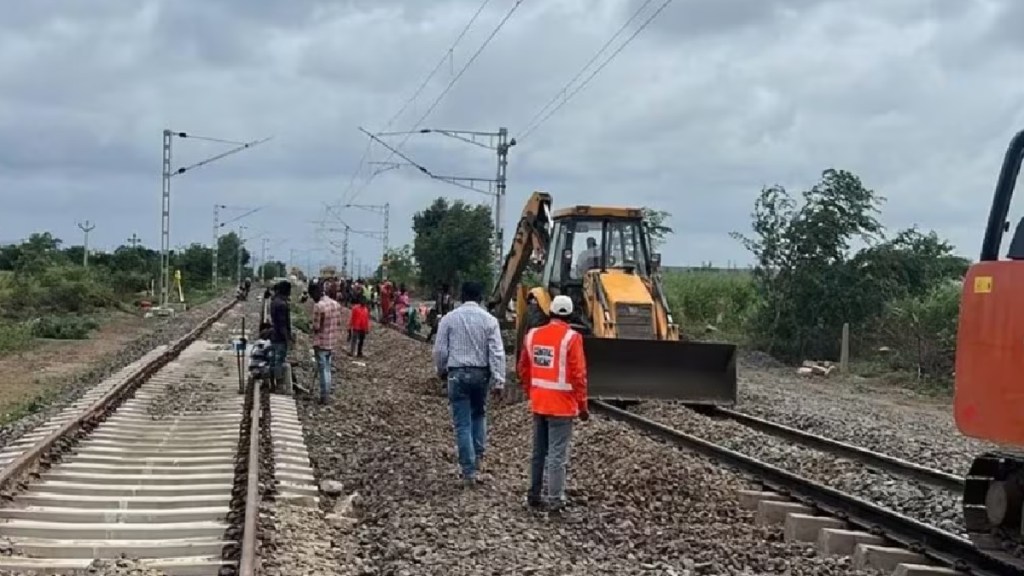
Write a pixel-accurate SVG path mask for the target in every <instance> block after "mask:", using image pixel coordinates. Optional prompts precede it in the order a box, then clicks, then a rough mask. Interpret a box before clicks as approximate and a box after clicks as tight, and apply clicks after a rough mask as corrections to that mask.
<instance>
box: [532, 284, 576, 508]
mask: <svg viewBox="0 0 1024 576" xmlns="http://www.w3.org/2000/svg"><path fill="white" fill-rule="evenodd" d="M571 315H572V300H571V299H570V298H569V297H568V296H565V295H559V296H555V297H554V299H552V300H551V322H549V323H548V324H546V325H545V326H542V327H540V328H534V329H533V330H530V331H529V332H527V333H526V337H525V338H524V340H523V347H522V352H521V353H520V355H519V361H518V364H517V366H516V372H517V373H518V374H519V381H520V383H521V384H522V386H523V390H524V391H525V392H526V395H527V396H528V397H529V399H530V410H531V411H532V412H533V457H532V459H531V461H530V492H529V494H528V495H527V503H528V504H529V505H530V506H531V507H535V508H539V507H542V506H547V507H548V508H549V509H551V510H552V511H558V510H561V509H562V508H563V507H565V503H566V502H565V469H566V465H567V464H568V460H569V444H570V440H571V439H572V427H573V419H575V418H576V417H577V416H578V417H579V419H580V420H582V421H584V422H586V421H587V420H588V419H590V413H589V412H588V411H587V362H586V358H585V357H584V355H583V337H582V336H580V334H579V333H578V332H576V331H575V330H573V329H572V328H570V327H569V324H568V323H567V320H568V319H569V317H570V316H571ZM545 477H547V481H548V490H547V494H546V495H545V494H543V493H542V488H543V486H544V478H545Z"/></svg>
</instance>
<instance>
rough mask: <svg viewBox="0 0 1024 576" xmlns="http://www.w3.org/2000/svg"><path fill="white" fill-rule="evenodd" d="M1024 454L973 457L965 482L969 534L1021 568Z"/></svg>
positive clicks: (988, 550)
mask: <svg viewBox="0 0 1024 576" xmlns="http://www.w3.org/2000/svg"><path fill="white" fill-rule="evenodd" d="M1022 510H1024V455H1020V454H1013V453H1009V452H988V453H985V454H982V455H980V456H978V457H976V458H975V459H974V462H973V463H971V468H970V471H969V472H968V474H967V477H966V478H965V482H964V494H963V511H964V524H965V528H966V529H967V533H968V536H969V537H970V539H971V541H972V542H973V543H974V545H975V546H976V547H978V549H980V550H984V551H985V552H986V553H988V554H989V555H991V556H993V557H997V558H1000V559H1002V560H1004V561H1006V562H1008V563H1011V564H1013V565H1015V566H1019V567H1021V568H1024V528H1022V523H1021V521H1022Z"/></svg>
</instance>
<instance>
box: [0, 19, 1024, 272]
mask: <svg viewBox="0 0 1024 576" xmlns="http://www.w3.org/2000/svg"><path fill="white" fill-rule="evenodd" d="M663 1H664V0H654V1H653V2H649V3H648V5H647V6H646V8H645V9H644V11H643V12H641V14H640V15H639V16H638V17H637V18H636V20H634V21H633V23H632V24H631V25H630V27H629V28H628V29H627V30H626V32H624V33H623V34H621V35H620V36H619V38H618V40H617V42H616V44H613V47H612V49H611V50H613V49H614V47H615V46H617V45H618V43H621V42H622V41H624V40H625V39H626V38H627V37H628V36H629V35H630V34H632V33H633V31H634V30H636V29H637V27H638V26H639V25H640V24H641V23H642V22H643V21H644V20H646V19H647V17H648V16H649V15H650V14H652V13H653V12H654V11H655V10H656V9H657V8H658V7H659V6H660V5H661V4H662V2H663ZM481 2H482V0H347V1H345V0H334V1H328V0H323V1H316V0H288V1H285V0H277V1H272V0H166V1H157V0H90V1H89V2H74V1H71V0H66V1H52V0H32V1H31V2H13V1H12V2H6V3H5V6H4V10H3V12H2V14H0V198H2V199H3V203H2V204H0V241H9V240H14V239H17V238H20V237H24V236H27V235H28V234H29V233H31V232H33V231H39V230H51V231H53V232H55V233H56V234H57V235H58V236H60V237H62V238H64V239H66V240H68V241H71V242H74V243H79V242H80V239H81V232H79V231H78V229H77V228H76V226H75V224H76V222H77V221H80V220H86V219H88V220H90V221H92V222H94V223H95V224H96V229H95V230H94V232H93V233H92V239H93V240H92V243H93V244H94V245H98V246H101V247H113V246H116V245H117V244H120V243H122V242H123V241H124V239H126V238H128V237H129V236H131V235H132V234H133V233H134V234H138V236H139V237H141V238H142V239H143V240H144V241H145V242H146V243H147V244H149V245H155V246H158V245H159V226H160V151H161V142H160V134H161V130H163V129H164V128H170V129H173V130H176V131H185V132H188V133H192V134H196V135H203V136H210V137H215V138H222V139H228V140H240V141H245V140H252V139H257V138H261V137H264V136H270V135H273V136H274V139H273V140H271V141H270V142H268V143H266V144H263V145H261V146H259V147H256V148H254V149H251V150H246V151H244V152H242V153H239V154H237V155H233V156H229V157H226V158H224V159H222V160H219V161H217V162H215V163H211V164H209V165H207V166H204V167H202V168H198V169H196V170H195V171H194V172H190V173H187V174H185V175H183V176H180V177H176V178H174V179H173V181H172V182H173V186H172V190H173V193H172V216H171V221H172V228H171V244H172V246H173V245H180V244H187V243H190V242H204V243H208V242H209V241H210V238H211V235H212V230H211V227H212V205H213V204H214V203H222V204H225V205H229V206H235V207H256V206H262V207H263V209H262V210H261V211H260V212H257V213H256V214H254V215H252V216H249V217H247V218H245V219H243V220H242V221H238V222H236V223H234V224H231V226H232V227H233V226H235V225H238V224H242V223H245V224H246V225H247V226H248V227H249V234H250V235H260V234H263V235H265V237H267V238H269V239H270V242H269V250H270V253H272V254H273V255H274V256H276V257H279V258H285V259H287V258H290V257H292V256H295V258H296V260H298V261H300V262H301V263H304V262H305V259H306V258H307V257H308V258H311V259H312V260H313V262H314V263H318V262H320V261H321V260H323V259H325V258H333V259H335V260H338V259H340V256H331V254H330V252H329V251H327V250H326V249H327V248H329V247H330V244H328V243H327V242H326V240H325V239H324V238H323V237H322V236H321V237H318V236H317V234H316V232H315V230H316V228H317V225H316V224H315V223H314V222H315V221H319V220H322V219H323V218H324V217H325V216H324V208H323V203H325V202H334V203H341V202H350V203H351V202H354V203H363V204H382V203H385V202H388V203H390V205H391V207H392V210H391V243H392V244H393V245H397V244H402V243H405V242H410V241H411V239H412V233H411V229H410V226H411V216H412V214H413V213H414V212H415V211H416V210H418V209H420V208H422V207H423V206H425V205H426V204H428V203H429V202H430V200H431V199H432V198H434V197H436V196H438V195H447V196H450V197H452V198H462V199H465V200H469V201H474V202H491V199H490V198H489V197H487V196H485V195H481V194H475V193H473V192H470V191H464V190H461V189H458V188H454V187H452V186H450V185H447V184H444V183H441V182H436V181H432V180H430V179H429V178H426V177H424V176H423V175H421V174H420V173H419V172H417V171H416V170H414V169H408V168H400V169H396V170H390V171H387V172H384V173H381V174H378V175H376V176H375V177H373V178H368V176H369V175H370V174H371V173H372V171H373V170H374V166H371V165H367V164H366V163H365V162H364V163H362V164H361V163H360V159H364V160H366V161H377V162H380V161H385V160H387V159H388V157H389V154H388V152H387V150H386V149H384V148H382V147H380V146H377V145H375V146H373V147H372V148H371V149H370V152H369V154H368V155H367V156H365V157H364V152H365V151H366V150H367V142H368V140H367V138H366V137H364V136H363V135H362V134H361V133H360V132H359V131H358V130H357V127H358V126H365V127H367V128H368V129H370V130H371V131H379V130H382V129H384V128H385V127H386V128H388V129H389V130H394V131H401V130H410V129H412V128H413V127H417V126H418V127H421V128H440V129H460V130H480V131H493V130H496V129H497V128H498V127H499V126H506V127H508V129H509V131H510V134H511V135H512V136H514V137H519V140H520V141H519V144H518V145H517V146H516V147H514V148H513V149H512V151H511V153H510V158H509V168H508V177H509V188H508V196H507V202H506V218H505V219H504V220H505V225H506V230H507V232H506V237H508V236H510V234H511V226H512V225H513V224H514V220H515V217H516V216H517V214H518V212H519V211H520V210H521V206H522V203H523V201H524V200H525V199H526V198H527V197H528V195H529V193H530V192H531V191H532V190H534V189H544V190H547V191H550V192H551V193H552V194H554V196H555V202H556V204H558V205H567V204H572V203H593V204H597V203H610V204H644V205H649V206H652V207H656V208H661V209H665V210H668V211H669V212H671V213H672V219H671V225H672V226H674V227H675V229H676V230H677V233H676V234H675V235H674V237H672V239H671V240H670V241H669V242H668V244H667V245H666V247H665V248H664V249H663V252H664V260H665V262H666V263H670V264H694V263H700V262H702V261H711V262H714V263H716V264H718V265H725V264H726V263H728V262H739V263H741V264H742V263H745V262H747V261H748V256H747V255H746V254H745V253H744V251H743V249H742V248H741V247H740V246H739V245H738V244H737V243H736V242H734V241H733V240H731V239H730V238H729V236H728V233H729V232H730V231H733V230H746V229H747V227H748V226H749V213H750V210H751V206H752V202H753V200H754V198H755V197H756V195H757V193H758V191H759V190H760V188H761V187H762V186H763V185H766V184H775V183H778V184H783V185H785V186H786V187H787V188H790V189H792V190H794V191H797V190H800V189H802V188H803V187H805V186H808V185H810V184H811V183H813V182H814V181H815V180H816V179H817V177H818V176H819V175H820V173H821V171H822V170H823V169H825V168H828V167H835V168H845V169H848V170H852V171H854V172H856V173H857V174H859V175H860V176H861V177H862V179H863V180H864V181H865V183H866V184H867V185H868V186H869V187H871V188H874V189H875V190H877V191H879V192H880V193H881V194H883V195H884V196H886V197H887V198H888V202H887V204H886V206H885V209H884V213H883V219H884V221H885V223H886V224H887V225H888V226H889V227H890V228H898V227H904V226H909V225H912V224H918V225H920V226H922V227H924V228H932V229H935V230H937V231H938V232H940V233H941V234H942V235H944V236H946V237H948V238H950V239H951V240H953V241H954V242H955V243H956V244H957V246H958V248H959V249H960V250H961V251H962V252H963V253H964V254H966V255H969V256H972V257H973V256H974V255H975V254H976V253H977V250H978V245H979V243H980V235H981V226H982V225H983V222H984V220H985V217H986V214H987V210H988V203H989V200H990V196H991V190H992V187H993V184H994V180H995V177H996V173H997V170H998V166H999V163H1000V161H1001V158H1002V154H1003V151H1004V149H1005V146H1006V144H1007V142H1008V140H1009V138H1010V137H1011V136H1012V134H1013V132H1014V131H1015V130H1017V129H1020V128H1024V74H1022V70H1024V39H1022V36H1021V35H1020V33H1019V31H1020V29H1021V26H1022V25H1024V2H1022V1H1020V0H900V1H898V2H896V1H893V0H675V1H672V2H670V3H669V4H668V5H667V7H666V8H665V9H664V11H663V12H662V13H661V14H660V15H659V16H658V17H657V18H656V19H655V20H653V21H652V23H651V24H650V26H649V27H647V28H646V29H645V30H644V31H643V32H642V33H640V34H639V35H638V36H637V37H636V39H635V40H634V41H633V42H632V43H631V44H629V45H628V46H627V47H626V48H625V49H624V50H623V51H622V52H621V53H620V54H619V55H618V56H617V57H615V58H614V59H613V60H612V61H611V62H610V63H609V64H608V66H607V67H606V68H604V69H603V71H601V72H600V74H598V75H597V76H596V77H594V79H593V80H592V81H591V82H590V83H589V84H588V85H587V86H586V87H585V88H584V89H582V90H581V91H580V92H579V93H578V94H576V95H575V96H574V97H573V99H572V100H570V101H569V102H568V103H567V104H565V105H564V106H563V107H562V108H561V109H560V110H558V111H557V113H555V114H554V115H552V116H551V117H550V118H548V119H547V120H546V121H545V122H543V123H542V124H541V125H540V126H539V127H538V128H537V129H536V130H534V131H531V132H529V133H528V134H526V137H525V138H524V137H522V135H523V134H524V133H525V131H526V128H527V127H528V125H529V124H530V121H531V119H532V118H534V117H535V115H536V114H537V112H538V111H539V110H540V109H541V108H542V107H543V106H544V105H545V103H547V102H548V101H549V100H551V98H552V97H553V96H555V95H556V94H557V93H558V91H559V90H560V89H561V88H562V87H563V86H564V85H565V84H566V83H567V82H568V81H569V80H570V79H571V78H573V76H575V75H576V74H577V72H578V71H579V69H580V68H581V67H582V66H583V65H584V64H585V63H586V62H587V61H588V60H590V59H591V57H592V56H593V55H594V54H595V52H596V51H597V50H598V49H599V48H600V47H601V46H602V45H603V44H604V43H605V42H606V41H607V40H608V39H609V38H610V37H611V36H612V35H613V34H614V33H615V32H616V31H617V30H618V29H619V28H620V27H621V26H622V25H623V23H625V22H626V21H627V20H628V19H629V18H630V16H631V14H633V12H634V11H635V10H636V9H637V8H639V7H640V6H641V5H643V4H644V0H522V2H521V5H519V7H518V9H516V10H515V11H514V12H513V13H512V16H511V17H510V18H509V19H508V20H507V22H506V24H505V25H504V26H503V27H501V29H500V30H499V31H498V33H497V34H496V35H495V36H494V37H493V40H491V41H490V43H489V44H488V45H487V46H486V48H485V49H484V50H483V51H482V53H480V55H479V57H478V58H477V59H476V60H475V61H474V62H473V63H472V65H470V66H469V67H468V68H467V69H466V70H465V73H464V74H463V75H462V76H461V77H460V78H458V80H457V81H456V82H455V83H454V84H453V85H452V87H451V89H450V91H448V93H447V95H446V96H445V97H444V98H443V99H441V100H440V102H439V104H437V106H436V107H435V108H434V109H433V110H432V111H431V112H430V114H429V115H427V116H426V118H425V119H424V120H423V122H422V123H420V124H417V121H418V120H419V119H420V118H422V117H423V116H424V115H425V114H426V113H427V112H428V108H429V107H430V105H431V103H433V102H434V101H435V100H436V98H437V97H438V95H439V94H441V92H442V91H443V90H444V89H445V88H446V86H448V85H449V84H450V83H451V82H452V81H453V80H455V78H456V75H457V74H458V73H459V71H460V70H461V69H462V68H463V67H464V66H465V65H466V64H467V62H468V61H469V59H470V58H471V57H472V55H473V53H474V52H476V51H477V49H478V48H479V47H480V46H481V45H482V43H483V42H484V41H485V40H486V39H487V37H488V36H489V35H490V34H491V33H492V32H493V31H494V29H495V27H496V26H497V25H498V23H499V22H500V21H501V20H502V18H503V17H504V16H505V15H506V14H507V13H508V12H509V10H510V9H511V8H512V7H513V6H514V5H515V4H516V2H515V0H490V1H489V2H487V3H486V7H485V8H484V9H483V11H482V12H481V13H480V14H479V17H478V18H477V19H476V21H475V22H474V24H473V26H472V27H470V28H469V31H468V32H467V33H466V34H465V36H464V37H463V38H462V40H461V41H460V42H459V43H458V44H457V45H456V47H455V49H454V50H453V51H452V53H451V54H450V55H449V57H448V59H447V60H446V61H445V62H444V63H443V64H441V65H440V67H438V70H437V72H436V74H434V76H433V78H432V79H431V80H430V82H429V83H427V85H426V87H425V88H424V89H423V90H422V92H421V93H420V95H419V96H418V97H417V98H416V99H414V100H413V101H412V103H411V104H410V105H409V106H407V107H406V109H405V110H404V111H403V112H402V114H400V115H399V116H398V117H397V118H394V117H395V115H396V113H397V112H399V110H401V109H402V107H403V104H405V103H406V102H408V101H409V100H410V96H412V94H413V93H414V92H415V90H416V88H417V87H418V86H419V85H420V84H421V83H422V82H423V80H424V78H426V77H427V75H428V73H430V71H431V70H433V69H434V68H435V67H437V66H438V63H439V62H440V61H441V59H442V57H443V56H444V55H445V54H446V51H447V50H448V48H449V47H450V46H451V45H452V43H453V41H454V40H455V39H456V37H458V36H459V34H460V32H461V31H462V30H463V28H464V27H465V25H466V23H467V22H468V21H469V20H470V18H472V17H473V15H474V13H475V12H477V10H478V9H479V8H480V5H481ZM611 50H609V51H608V52H606V54H607V53H610V52H611ZM600 61H601V60H598V62H600ZM588 75H589V71H588V72H587V73H585V74H584V75H583V78H586V77H587V76H588ZM581 80H582V78H581ZM389 121H390V123H389ZM387 141H388V142H390V143H392V144H393V145H397V144H399V143H401V142H402V138H400V137H399V138H388V139H387ZM228 148H230V146H225V145H223V144H216V143H210V142H203V141H197V140H191V139H185V140H181V139H178V140H175V142H174V162H173V164H174V167H175V168H177V167H180V166H187V165H190V164H192V163H195V162H197V161H200V160H203V159H204V158H207V157H209V156H211V155H214V154H218V153H220V152H223V151H225V150H226V149H228ZM402 150H403V151H404V153H406V154H408V156H409V157H410V158H412V159H413V160H415V161H416V162H419V163H421V164H423V165H424V166H426V167H427V168H429V169H430V170H431V171H433V172H434V173H437V174H453V175H458V176H476V177H482V178H490V177H493V175H494V171H495V159H494V155H493V153H491V152H489V151H487V150H483V149H480V148H477V147H474V146H472V145H469V144H465V143H461V142H459V141H455V140H451V139H448V138H445V137H444V136H440V135H416V136H413V137H411V138H408V139H407V141H406V142H405V144H404V146H403V147H402ZM395 159H397V158H392V160H395ZM360 166H362V167H361V168H360ZM240 214H242V211H240V210H227V211H225V218H231V217H232V216H233V215H240ZM340 217H341V218H343V219H344V220H345V221H346V222H348V223H349V224H350V225H351V226H353V227H354V228H359V229H362V230H379V229H380V228H381V226H382V222H381V219H380V218H379V217H378V216H375V215H374V214H372V213H369V212H361V211H358V210H353V209H349V210H346V211H343V212H341V213H340ZM335 226H338V227H340V226H341V224H337V223H336V224H335ZM334 236H335V237H336V238H337V237H338V235H334ZM255 246H257V252H258V246H259V245H258V244H255ZM352 246H353V248H354V249H355V251H356V255H357V256H358V257H360V259H361V260H362V261H363V262H369V261H370V260H375V259H377V258H378V257H379V250H380V243H379V241H377V240H373V239H370V238H363V237H358V236H353V241H352ZM310 249H320V251H319V252H309V250H310Z"/></svg>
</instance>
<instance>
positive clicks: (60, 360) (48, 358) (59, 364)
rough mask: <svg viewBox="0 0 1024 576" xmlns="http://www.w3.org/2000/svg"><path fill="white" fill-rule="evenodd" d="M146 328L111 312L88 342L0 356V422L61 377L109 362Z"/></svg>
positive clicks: (51, 343)
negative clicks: (0, 382)
mask: <svg viewBox="0 0 1024 576" xmlns="http://www.w3.org/2000/svg"><path fill="white" fill-rule="evenodd" d="M146 324H147V321H146V320H145V319H143V318H141V317H138V316H133V315H131V314H127V313H125V312H113V313H111V315H110V316H109V317H107V318H106V319H104V321H103V322H102V324H101V326H100V328H99V329H97V330H96V331H95V332H93V333H92V336H91V337H90V338H89V339H88V340H36V342H35V343H34V344H33V345H32V347H31V348H29V349H28V350H25V351H22V352H15V353H12V354H8V355H3V356H0V374H3V385H2V386H0V422H2V421H6V420H8V419H9V418H11V417H12V416H16V415H17V411H18V409H19V408H20V407H22V406H24V405H25V404H26V403H27V402H30V401H31V400H32V399H34V398H36V397H39V396H40V395H45V394H46V393H48V392H50V391H53V390H55V389H56V388H57V387H59V386H60V382H61V379H62V378H63V377H67V376H70V375H73V374H76V373H79V372H82V371H84V370H86V369H88V368H89V367H91V366H92V365H94V364H98V363H101V362H104V361H107V360H109V359H110V358H111V357H112V356H113V355H115V354H117V352H119V351H120V350H121V349H123V348H124V347H125V346H126V345H127V344H128V343H129V342H131V341H132V340H134V339H135V338H137V337H138V336H139V335H140V333H141V332H142V331H143V330H144V329H145V328H146ZM12 411H13V412H14V413H13V414H12Z"/></svg>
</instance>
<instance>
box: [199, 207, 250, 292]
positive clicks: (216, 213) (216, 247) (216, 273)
mask: <svg viewBox="0 0 1024 576" xmlns="http://www.w3.org/2000/svg"><path fill="white" fill-rule="evenodd" d="M221 208H224V209H228V208H233V209H236V210H245V208H244V207H242V206H227V205H225V204H214V205H213V273H212V275H211V277H212V278H213V288H214V289H216V288H217V283H218V281H219V280H220V270H219V269H218V267H217V257H218V253H219V252H220V229H221V228H223V227H224V226H227V225H228V224H231V223H232V222H237V221H238V220H241V219H242V218H245V217H246V216H248V215H250V214H253V213H255V212H259V211H260V209H261V208H253V209H252V210H249V211H248V212H246V213H245V214H242V215H241V216H238V217H236V218H232V219H231V220H228V221H227V222H221V221H220V209H221ZM238 281H239V282H241V281H242V280H241V278H239V279H238Z"/></svg>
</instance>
